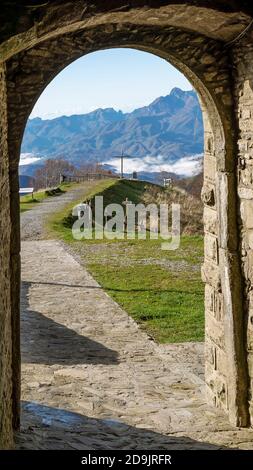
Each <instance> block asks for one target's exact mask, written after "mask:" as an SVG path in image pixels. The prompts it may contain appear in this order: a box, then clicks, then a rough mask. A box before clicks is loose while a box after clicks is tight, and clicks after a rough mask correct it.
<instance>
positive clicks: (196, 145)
mask: <svg viewBox="0 0 253 470" xmlns="http://www.w3.org/2000/svg"><path fill="white" fill-rule="evenodd" d="M122 148H124V152H125V153H126V154H128V155H132V156H136V157H144V156H147V155H151V156H153V157H156V156H159V155H162V156H164V158H165V159H170V160H177V159H179V158H182V157H184V156H186V155H193V154H200V153H202V151H203V123H202V113H201V109H200V105H199V102H198V98H197V94H196V92H195V91H194V90H192V91H183V90H181V89H180V88H177V87H175V88H173V89H172V90H171V92H170V93H169V94H168V95H166V96H161V97H159V98H157V99H155V100H154V101H153V102H152V103H150V104H149V105H148V106H144V107H142V108H139V109H136V110H134V111H132V112H130V113H123V112H122V111H116V110H115V109H114V108H105V109H103V108H98V109H96V110H94V111H91V112H89V113H87V114H79V115H73V116H64V117H63V116H60V117H58V118H55V119H52V120H50V119H48V120H43V119H40V118H35V119H30V120H29V121H28V123H27V126H26V130H25V134H24V139H23V143H22V152H23V153H33V154H34V155H35V156H36V155H39V156H40V157H42V158H57V157H59V156H61V157H65V158H66V159H68V160H69V161H70V162H72V163H74V164H76V165H79V164H82V163H85V162H88V161H90V162H94V161H97V162H99V161H100V162H101V161H106V160H108V159H110V158H113V157H114V156H115V155H120V153H121V151H122Z"/></svg>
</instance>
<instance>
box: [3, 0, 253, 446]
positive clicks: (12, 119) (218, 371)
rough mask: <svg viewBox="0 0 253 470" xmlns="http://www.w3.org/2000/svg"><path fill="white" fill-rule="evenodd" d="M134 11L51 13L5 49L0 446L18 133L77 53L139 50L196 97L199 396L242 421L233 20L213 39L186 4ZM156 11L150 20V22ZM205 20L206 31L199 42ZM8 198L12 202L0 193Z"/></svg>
mask: <svg viewBox="0 0 253 470" xmlns="http://www.w3.org/2000/svg"><path fill="white" fill-rule="evenodd" d="M69 3H71V4H73V2H69ZM77 3H78V4H79V2H77ZM137 3H138V2H137ZM165 3H167V2H165ZM72 6H73V5H72ZM78 8H80V5H79V7H78ZM87 8H88V7H87ZM139 8H140V9H138V13H140V17H138V19H136V11H135V8H132V9H131V8H130V9H129V10H128V8H127V9H126V11H125V10H124V9H123V11H122V12H118V11H115V12H114V11H113V12H112V13H111V15H110V22H108V21H107V15H106V12H99V13H97V15H95V14H94V16H92V14H90V16H88V17H87V18H88V19H87V18H86V10H84V12H83V16H84V17H85V18H86V21H85V22H83V21H80V18H79V17H78V15H77V10H78V9H77V7H76V8H74V9H73V11H70V9H68V10H67V11H66V17H65V16H64V15H63V19H62V20H61V19H60V18H59V17H58V16H57V15H56V16H52V17H51V16H50V14H49V16H45V18H44V23H42V26H41V28H42V29H41V31H39V33H38V30H37V32H36V33H37V35H36V34H35V31H33V30H32V31H30V35H27V34H26V35H25V36H24V37H23V39H22V41H16V42H15V40H13V41H12V42H11V44H10V47H9V49H8V51H9V54H6V59H7V60H6V61H5V62H4V63H2V65H1V68H0V72H1V86H0V96H1V101H2V103H3V107H2V112H1V115H0V123H1V127H2V130H3V131H2V133H1V148H2V161H1V174H2V176H1V179H2V184H1V201H0V202H1V205H0V215H1V216H0V224H1V245H0V255H1V260H2V264H3V267H4V270H5V271H4V276H2V277H1V275H0V282H1V286H3V287H4V292H3V294H2V298H1V305H3V312H4V315H3V321H4V325H5V329H4V330H3V331H2V332H1V335H2V338H1V339H0V340H1V343H2V345H3V347H2V354H3V359H2V364H3V371H4V373H3V374H2V379H1V386H0V399H1V402H2V403H4V405H3V406H2V409H1V422H2V442H3V445H8V443H9V442H10V441H11V435H12V428H13V427H14V428H17V427H18V425H19V395H20V356H19V334H20V333H19V278H20V259H19V252H20V241H19V215H18V214H19V194H18V161H19V152H20V145H21V140H22V136H23V131H24V127H25V124H26V121H27V119H28V116H29V114H30V111H31V109H32V108H33V105H34V104H35V102H36V100H37V99H38V97H39V95H40V94H41V92H42V91H43V89H44V88H45V87H46V85H47V84H48V83H49V82H50V81H51V80H52V78H53V77H54V76H55V75H56V74H57V73H59V71H61V70H62V69H63V68H64V67H65V66H66V65H68V64H69V63H71V62H72V61H73V60H75V59H77V58H79V57H81V56H82V55H84V54H87V53H89V52H93V51H96V50H100V49H105V48H111V47H132V48H137V49H142V50H145V51H148V52H152V53H154V54H157V55H158V56H160V57H163V58H165V59H166V60H168V61H170V62H171V63H172V64H173V65H175V66H176V67H177V68H178V69H179V70H180V71H182V72H183V73H184V74H185V75H186V76H187V78H188V79H189V80H190V81H191V82H192V84H193V86H194V87H195V89H196V90H197V92H198V94H199V96H200V99H201V103H202V109H203V114H204V124H205V158H204V187H203V202H204V224H205V263H204V266H203V280H204V282H205V284H206V291H205V312H206V351H207V354H206V382H207V391H208V393H207V395H208V400H210V401H211V402H212V403H213V404H214V405H215V406H218V407H221V408H223V409H225V410H226V411H227V412H228V413H229V417H230V420H231V422H232V423H233V424H235V425H236V426H247V425H248V422H249V408H248V403H247V399H248V397H247V395H248V368H247V360H246V359H247V358H246V347H245V341H246V340H245V328H244V323H245V319H244V303H243V284H244V282H245V279H244V277H243V275H242V272H241V255H240V250H239V241H240V232H239V225H238V210H237V186H236V164H237V162H236V157H237V126H236V124H235V122H236V120H235V104H234V94H233V77H232V72H231V67H230V61H231V55H230V54H228V53H227V50H226V48H225V46H224V43H223V41H224V37H225V36H226V31H225V29H226V27H227V23H226V21H227V19H228V18H229V21H230V22H231V24H232V23H233V21H232V18H233V13H229V15H230V16H229V15H227V16H226V14H225V13H222V14H221V13H218V12H216V11H214V10H212V15H213V16H212V15H211V16H210V24H213V28H214V24H216V21H218V19H219V21H220V31H219V34H218V33H217V34H216V33H214V32H213V30H212V27H211V26H210V25H209V23H208V22H206V21H204V20H205V15H206V9H205V8H199V9H198V13H199V17H198V20H197V19H196V18H195V17H194V18H193V20H192V22H191V21H190V22H189V20H188V23H187V24H185V23H184V19H185V18H186V17H187V18H189V16H188V15H189V10H187V8H186V6H185V5H184V8H183V10H182V9H181V10H179V6H173V8H174V10H173V11H174V16H173V15H172V16H171V19H170V20H169V19H168V11H167V10H163V8H159V9H157V10H156V8H155V7H153V8H147V9H145V8H144V9H142V8H141V7H139ZM164 8H165V7H164ZM180 8H181V7H180ZM189 8H197V7H192V6H189ZM88 10H89V9H88ZM136 10H137V8H136ZM194 11H195V13H196V10H193V12H194ZM78 12H79V10H78ZM154 12H155V14H156V21H152V18H153V17H152V14H153V15H154ZM180 12H181V16H180ZM51 13H52V12H51ZM79 13H80V12H79ZM151 13H152V14H151ZM186 13H187V15H186ZM66 18H67V19H66ZM77 18H79V22H78V21H77ZM140 18H141V21H140ZM150 18H151V20H150ZM241 21H242V22H244V23H246V24H247V16H246V14H241ZM168 22H169V24H170V26H168V25H167V23H168ZM140 23H142V24H140ZM207 23H208V25H209V26H208V28H209V29H210V31H209V30H208V34H207V35H204V34H203V33H204V27H205V25H206V27H207ZM222 25H223V28H225V29H223V30H222ZM186 26H187V29H185V27H186ZM233 28H234V27H232V26H231V35H234V32H235V31H234V29H233ZM190 29H191V31H190ZM222 31H225V32H222ZM219 35H220V36H219ZM230 39H231V38H230ZM9 191H10V195H11V196H10V199H9V198H6V196H4V195H6V194H8V192H9ZM3 221H5V223H3ZM9 261H10V262H9Z"/></svg>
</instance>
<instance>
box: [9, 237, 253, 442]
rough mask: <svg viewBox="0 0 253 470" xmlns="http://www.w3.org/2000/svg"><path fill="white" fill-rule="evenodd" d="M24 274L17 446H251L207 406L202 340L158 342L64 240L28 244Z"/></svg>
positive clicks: (247, 433) (245, 434)
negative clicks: (174, 343)
mask: <svg viewBox="0 0 253 470" xmlns="http://www.w3.org/2000/svg"><path fill="white" fill-rule="evenodd" d="M22 281H23V285H22V400H23V404H22V428H21V432H20V433H19V435H18V436H17V446H18V448H20V449H82V450H84V449H89V450H93V449H145V450H148V449H156V450H157V449H222V448H231V447H237V448H241V449H249V448H250V449H253V430H247V429H235V428H233V427H232V426H231V425H230V424H229V423H228V420H227V417H226V416H225V415H224V414H223V412H222V411H219V410H217V409H215V408H211V407H209V406H207V405H206V404H205V393H204V389H205V387H204V382H203V345H202V344H195V343H192V344H189V343H188V344H181V345H166V346H158V345H157V344H155V343H154V342H153V341H152V340H151V339H150V338H149V337H148V336H147V335H146V334H145V333H144V332H143V331H142V330H141V329H140V328H139V327H138V326H137V324H136V323H135V322H134V321H133V320H132V319H131V318H130V317H129V316H128V315H127V313H126V312H124V311H123V310H122V309H121V308H120V307H119V306H118V305H117V304H116V303H115V302H114V301H113V300H112V299H111V298H110V297H109V296H108V295H107V294H106V293H105V292H104V291H103V290H102V289H101V288H100V286H99V285H98V284H97V283H96V281H95V280H94V279H93V278H92V277H91V276H90V275H89V274H88V273H87V271H86V270H85V269H84V268H83V267H82V266H81V265H80V264H79V263H78V261H77V260H76V259H74V257H73V256H71V254H70V253H69V252H67V251H66V249H65V248H64V246H63V245H61V244H60V243H59V242H57V241H53V240H46V241H43V240H40V241H24V242H23V243H22ZM186 327H187V325H186Z"/></svg>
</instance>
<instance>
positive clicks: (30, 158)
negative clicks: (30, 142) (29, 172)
mask: <svg viewBox="0 0 253 470" xmlns="http://www.w3.org/2000/svg"><path fill="white" fill-rule="evenodd" d="M40 160H41V158H40V157H36V156H35V155H34V154H33V153H21V155H20V161H19V166H23V165H30V164H31V163H36V162H39V161H40Z"/></svg>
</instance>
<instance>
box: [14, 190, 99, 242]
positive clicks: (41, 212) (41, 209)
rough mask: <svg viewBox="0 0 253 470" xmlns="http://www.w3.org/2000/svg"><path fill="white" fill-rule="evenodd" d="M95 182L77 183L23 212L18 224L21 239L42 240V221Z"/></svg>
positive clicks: (80, 195)
mask: <svg viewBox="0 0 253 470" xmlns="http://www.w3.org/2000/svg"><path fill="white" fill-rule="evenodd" d="M95 184H96V183H95V182H87V183H86V184H85V187H84V186H79V185H78V186H77V187H76V188H73V189H71V190H70V191H66V192H65V193H63V194H60V195H59V196H54V197H48V198H47V199H44V200H43V201H42V202H41V203H38V204H37V205H36V206H35V207H34V208H33V209H31V210H29V211H26V212H23V213H22V215H21V224H20V225H21V237H22V240H42V239H43V238H45V230H44V222H45V220H46V219H47V217H48V216H49V215H51V214H53V213H54V212H56V211H59V210H61V209H63V208H64V207H65V206H66V205H67V204H69V203H70V202H71V201H75V200H77V199H79V198H81V197H82V195H83V194H84V192H85V190H86V189H87V191H89V189H90V188H92V187H93V186H94V185H95ZM84 188H85V189H84Z"/></svg>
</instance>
